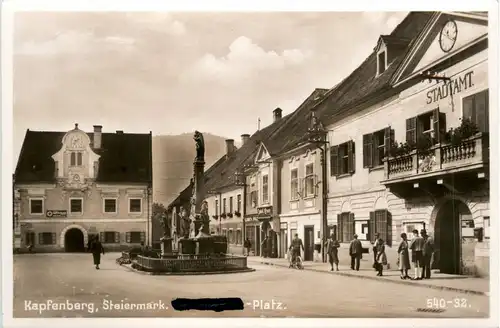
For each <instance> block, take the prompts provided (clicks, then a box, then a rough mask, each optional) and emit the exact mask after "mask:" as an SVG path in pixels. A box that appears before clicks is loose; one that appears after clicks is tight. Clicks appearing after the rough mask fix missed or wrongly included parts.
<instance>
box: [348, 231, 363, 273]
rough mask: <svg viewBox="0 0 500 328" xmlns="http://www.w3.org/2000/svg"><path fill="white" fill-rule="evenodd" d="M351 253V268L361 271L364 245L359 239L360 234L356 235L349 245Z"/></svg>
mask: <svg viewBox="0 0 500 328" xmlns="http://www.w3.org/2000/svg"><path fill="white" fill-rule="evenodd" d="M349 255H350V256H351V269H352V270H356V271H359V265H360V262H361V258H362V257H363V246H362V245H361V242H360V241H359V239H358V235H356V234H355V235H354V239H353V240H352V241H351V244H350V245H349Z"/></svg>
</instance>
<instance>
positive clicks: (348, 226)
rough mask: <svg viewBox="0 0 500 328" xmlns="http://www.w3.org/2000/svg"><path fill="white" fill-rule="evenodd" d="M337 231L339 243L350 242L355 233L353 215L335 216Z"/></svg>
mask: <svg viewBox="0 0 500 328" xmlns="http://www.w3.org/2000/svg"><path fill="white" fill-rule="evenodd" d="M337 222H338V223H337V224H338V229H339V237H340V240H339V242H342V243H347V242H349V241H351V240H352V239H353V237H354V233H355V225H354V224H355V223H354V213H350V212H344V213H340V214H338V215H337Z"/></svg>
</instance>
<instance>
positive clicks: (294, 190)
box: [290, 169, 299, 200]
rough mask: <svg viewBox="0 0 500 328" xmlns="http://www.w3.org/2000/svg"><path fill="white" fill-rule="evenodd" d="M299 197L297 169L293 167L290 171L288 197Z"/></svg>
mask: <svg viewBox="0 0 500 328" xmlns="http://www.w3.org/2000/svg"><path fill="white" fill-rule="evenodd" d="M298 198H299V170H298V169H293V170H291V171H290V199H291V200H296V199H298Z"/></svg>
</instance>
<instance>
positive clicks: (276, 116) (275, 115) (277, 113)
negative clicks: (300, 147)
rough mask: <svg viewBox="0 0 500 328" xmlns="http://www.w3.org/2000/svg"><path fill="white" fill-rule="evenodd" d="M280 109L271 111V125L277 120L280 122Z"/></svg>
mask: <svg viewBox="0 0 500 328" xmlns="http://www.w3.org/2000/svg"><path fill="white" fill-rule="evenodd" d="M281 112H282V110H281V108H279V107H278V108H276V109H275V110H273V123H275V122H278V121H279V120H281Z"/></svg>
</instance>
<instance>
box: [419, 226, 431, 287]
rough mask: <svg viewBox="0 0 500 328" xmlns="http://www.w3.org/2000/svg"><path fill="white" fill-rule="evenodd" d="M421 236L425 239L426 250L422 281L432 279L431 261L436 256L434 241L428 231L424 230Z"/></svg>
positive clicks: (424, 250)
mask: <svg viewBox="0 0 500 328" xmlns="http://www.w3.org/2000/svg"><path fill="white" fill-rule="evenodd" d="M420 235H421V236H422V238H423V239H424V248H423V251H422V255H423V257H422V264H423V265H422V276H421V278H422V279H431V260H432V255H433V254H434V241H433V240H432V238H431V237H430V236H429V235H428V234H427V231H425V230H424V229H422V231H421V232H420Z"/></svg>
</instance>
